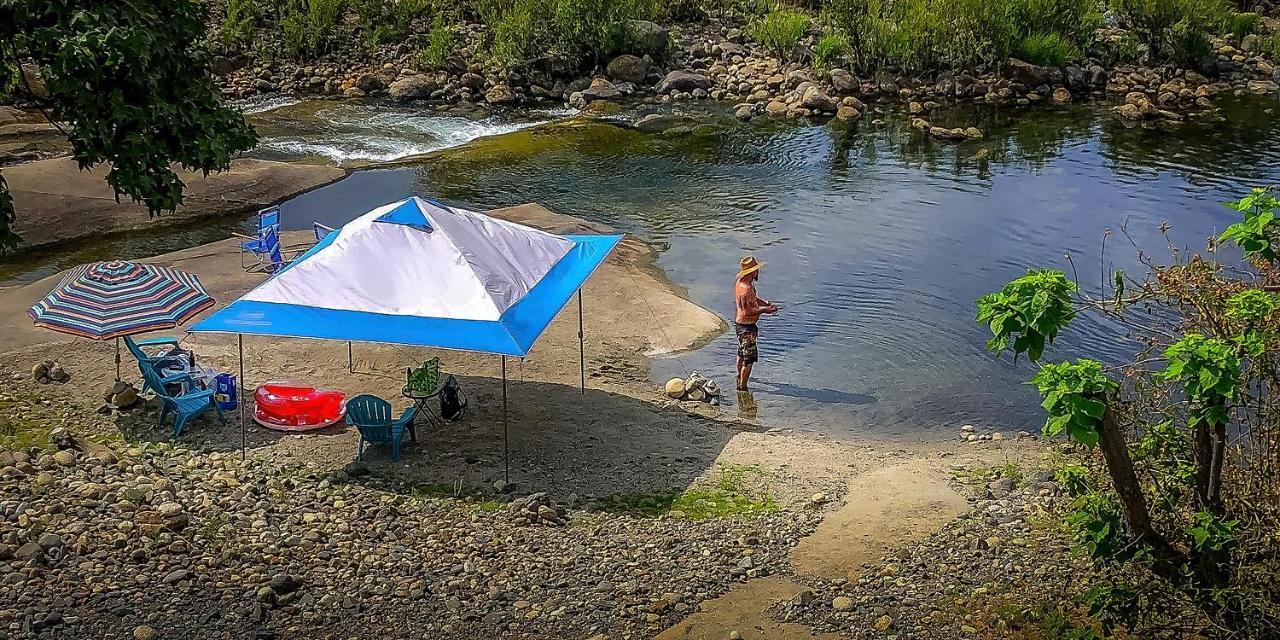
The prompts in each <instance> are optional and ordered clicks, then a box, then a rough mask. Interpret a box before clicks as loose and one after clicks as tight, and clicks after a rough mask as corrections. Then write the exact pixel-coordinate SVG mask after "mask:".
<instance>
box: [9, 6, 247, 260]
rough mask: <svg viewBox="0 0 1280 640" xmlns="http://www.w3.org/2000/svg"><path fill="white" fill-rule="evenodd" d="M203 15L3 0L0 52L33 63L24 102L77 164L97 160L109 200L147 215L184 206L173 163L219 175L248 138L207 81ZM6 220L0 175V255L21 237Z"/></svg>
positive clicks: (192, 10) (195, 9)
mask: <svg viewBox="0 0 1280 640" xmlns="http://www.w3.org/2000/svg"><path fill="white" fill-rule="evenodd" d="M207 18H208V15H207V12H206V10H205V7H204V4H203V3H201V2H196V1H194V0H171V1H169V2H162V3H158V2H145V3H141V2H123V3H117V2H109V3H80V2H74V3H66V2H47V1H44V0H5V1H3V2H0V59H8V60H31V61H33V62H34V63H36V64H37V65H39V75H40V78H41V79H42V80H43V81H44V85H45V88H46V91H45V93H44V95H43V96H31V98H32V99H33V100H34V101H35V102H36V103H37V104H38V105H39V106H40V107H42V109H44V110H45V113H48V114H50V115H51V119H52V120H54V121H55V122H57V123H58V124H59V127H60V129H61V130H63V131H65V132H66V136H67V139H68V141H70V143H71V155H72V157H74V158H75V160H76V163H77V164H78V165H79V166H80V168H81V169H89V168H91V167H94V166H97V165H99V164H103V163H106V164H107V165H108V166H109V167H110V170H109V171H107V172H106V181H107V184H108V185H109V186H110V187H111V190H112V191H113V192H114V194H115V195H116V197H117V198H120V197H127V198H130V199H132V200H134V201H136V202H140V203H142V204H144V205H145V206H146V208H147V211H148V212H149V213H150V214H152V215H155V214H159V213H160V212H162V211H172V210H174V209H175V208H176V207H177V206H178V205H179V204H181V202H182V195H183V187H184V185H183V183H182V180H181V179H180V178H179V176H178V174H177V173H176V172H175V171H174V168H175V166H179V167H184V168H187V169H190V170H197V171H203V172H204V173H209V172H212V171H220V170H224V169H226V168H227V167H228V166H229V165H230V162H231V158H232V156H234V155H235V154H237V153H239V152H241V151H245V150H247V149H251V148H253V147H254V145H255V144H256V143H257V135H256V134H255V133H254V131H253V128H252V127H250V126H249V124H248V123H247V122H246V121H245V119H244V116H243V114H241V113H240V112H239V111H238V110H236V109H234V108H231V107H228V106H226V105H225V104H224V103H223V101H222V95H221V92H220V91H219V90H218V88H217V87H216V86H214V83H213V80H212V78H211V77H210V73H209V51H208V49H207V47H206V46H205V38H206V37H207V35H208V34H207ZM14 216H15V213H14V210H13V200H12V198H11V197H10V195H9V192H8V189H7V187H6V186H5V183H4V181H3V180H0V252H4V251H7V250H9V249H12V248H13V247H15V246H16V244H17V242H18V240H19V239H18V237H17V235H16V234H14V233H13V231H12V227H11V224H12V222H13V220H14Z"/></svg>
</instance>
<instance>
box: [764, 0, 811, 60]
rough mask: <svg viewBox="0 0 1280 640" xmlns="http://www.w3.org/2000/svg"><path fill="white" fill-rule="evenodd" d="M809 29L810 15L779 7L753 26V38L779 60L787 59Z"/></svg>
mask: <svg viewBox="0 0 1280 640" xmlns="http://www.w3.org/2000/svg"><path fill="white" fill-rule="evenodd" d="M808 29H809V16H808V15H806V14H804V13H803V12H800V11H791V10H789V9H783V8H781V7H779V8H776V9H774V10H773V11H770V12H769V13H767V14H765V16H764V17H763V18H760V19H759V20H757V21H756V22H755V24H753V25H751V37H752V38H754V39H755V41H756V42H759V43H760V44H762V45H764V46H765V47H767V48H768V49H769V50H770V51H772V52H773V53H774V55H776V56H778V57H779V58H787V57H790V54H791V52H792V51H793V50H794V49H795V46H796V43H798V42H800V38H803V37H804V32H805V31H807V30H808Z"/></svg>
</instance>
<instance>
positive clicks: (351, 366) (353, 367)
mask: <svg viewBox="0 0 1280 640" xmlns="http://www.w3.org/2000/svg"><path fill="white" fill-rule="evenodd" d="M355 372H356V365H355V361H354V360H352V359H351V341H350V340H348V341H347V373H355Z"/></svg>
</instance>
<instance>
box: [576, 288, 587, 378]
mask: <svg viewBox="0 0 1280 640" xmlns="http://www.w3.org/2000/svg"><path fill="white" fill-rule="evenodd" d="M583 344H584V343H583V331H582V289H578V381H579V383H580V384H581V390H580V391H579V393H580V394H581V395H584V396H585V395H587V348H586V347H585V346H583Z"/></svg>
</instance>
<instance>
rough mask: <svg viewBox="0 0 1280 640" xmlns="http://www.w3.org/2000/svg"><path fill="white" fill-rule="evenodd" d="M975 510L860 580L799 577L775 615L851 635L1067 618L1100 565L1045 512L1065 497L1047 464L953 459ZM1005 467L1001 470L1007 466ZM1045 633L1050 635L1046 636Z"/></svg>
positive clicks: (942, 631) (942, 632) (1012, 629)
mask: <svg viewBox="0 0 1280 640" xmlns="http://www.w3.org/2000/svg"><path fill="white" fill-rule="evenodd" d="M953 472H954V473H955V474H956V476H957V481H956V484H957V487H958V488H959V489H960V490H962V491H964V492H966V493H968V494H969V498H968V499H969V501H970V503H971V505H972V507H973V508H972V509H971V510H970V511H968V512H967V513H965V514H964V515H961V516H960V517H958V518H956V519H954V520H952V521H951V522H949V523H948V524H946V525H945V526H943V527H942V528H941V529H940V530H939V531H938V532H936V533H934V534H933V535H931V536H929V537H928V538H927V539H926V540H923V541H921V542H918V543H914V544H909V545H906V546H903V547H901V548H899V549H897V550H895V551H894V552H891V553H889V554H887V555H886V556H884V557H883V558H882V559H881V560H880V561H879V562H878V563H875V564H874V565H872V566H870V567H867V568H866V570H865V571H864V572H863V574H862V576H861V577H860V578H859V579H858V580H857V581H852V582H851V581H846V580H843V579H837V580H826V581H824V580H806V581H805V583H806V584H807V585H808V586H810V587H811V590H809V591H806V592H803V593H801V594H799V595H797V596H796V597H795V598H793V599H792V600H791V601H788V602H783V603H779V604H777V605H775V606H774V607H773V608H772V609H771V611H770V613H771V614H772V615H773V616H774V617H775V618H777V619H779V620H785V621H789V622H800V623H803V624H807V625H809V626H811V627H813V628H814V629H815V630H819V631H828V632H835V633H839V634H840V635H842V636H847V637H851V638H877V639H883V638H886V637H888V638H893V637H898V638H978V637H992V638H1002V637H1042V636H1040V635H1024V633H1026V634H1029V633H1031V631H1032V630H1038V629H1039V628H1040V627H1041V626H1043V624H1044V623H1045V618H1046V614H1048V613H1049V612H1051V611H1052V612H1054V613H1057V612H1058V611H1057V608H1058V607H1062V608H1063V609H1062V611H1061V613H1063V614H1064V615H1065V616H1066V617H1067V618H1074V617H1076V616H1078V615H1079V614H1080V613H1081V609H1080V607H1079V605H1078V604H1075V603H1074V602H1073V598H1075V597H1076V596H1078V595H1080V594H1081V593H1083V592H1084V591H1085V590H1087V589H1088V588H1089V586H1091V584H1092V581H1093V580H1095V579H1096V577H1097V570H1096V569H1095V568H1094V567H1093V565H1092V563H1091V562H1090V561H1089V560H1088V558H1086V557H1085V556H1083V555H1082V554H1080V553H1078V552H1075V551H1074V550H1073V544H1072V541H1071V539H1070V536H1069V533H1068V532H1066V531H1065V530H1064V529H1063V528H1062V527H1060V526H1058V525H1056V524H1051V523H1052V522H1055V521H1054V520H1052V519H1051V518H1050V517H1049V515H1050V513H1051V512H1053V511H1054V510H1056V509H1059V508H1061V507H1063V506H1065V505H1066V503H1067V502H1068V501H1069V498H1066V497H1065V496H1063V495H1062V491H1061V488H1060V487H1059V486H1058V485H1057V484H1056V483H1054V482H1053V481H1052V477H1051V474H1050V473H1049V472H1047V471H1040V472H1036V473H1031V474H1029V475H1028V476H1026V477H1022V475H1021V472H1017V473H1012V474H1010V475H1012V476H1014V477H1009V476H1008V475H1006V476H1002V475H1001V474H1000V472H999V471H987V470H981V469H968V468H964V467H955V468H953ZM1006 473H1008V472H1006ZM1044 637H1049V636H1044Z"/></svg>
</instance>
